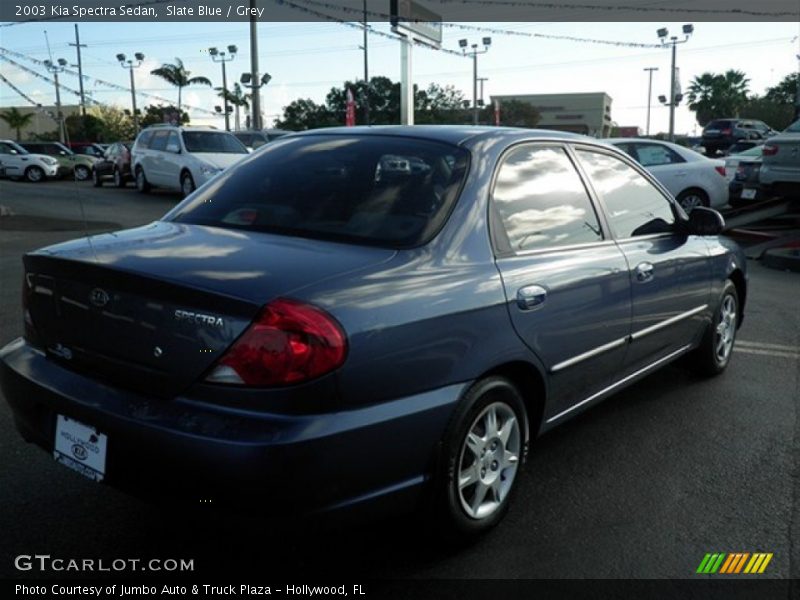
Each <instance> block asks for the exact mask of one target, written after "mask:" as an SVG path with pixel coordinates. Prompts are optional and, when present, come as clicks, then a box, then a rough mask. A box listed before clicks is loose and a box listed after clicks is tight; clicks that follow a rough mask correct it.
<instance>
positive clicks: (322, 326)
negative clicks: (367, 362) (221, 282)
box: [206, 298, 347, 386]
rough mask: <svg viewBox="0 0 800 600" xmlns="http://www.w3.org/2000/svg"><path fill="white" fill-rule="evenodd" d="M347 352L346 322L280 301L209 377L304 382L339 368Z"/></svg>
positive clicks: (263, 383)
mask: <svg viewBox="0 0 800 600" xmlns="http://www.w3.org/2000/svg"><path fill="white" fill-rule="evenodd" d="M346 354H347V338H346V336H345V334H344V331H342V328H341V326H340V325H339V324H338V323H337V322H336V321H335V320H334V319H333V317H331V316H330V315H329V314H328V313H326V312H325V311H323V310H321V309H319V308H316V307H315V306H311V305H309V304H305V303H303V302H298V301H296V300H288V299H284V298H281V299H278V300H275V301H273V302H270V303H269V304H267V305H266V306H265V307H264V309H263V310H262V311H261V314H259V316H258V318H256V320H255V321H254V322H253V323H252V324H251V325H250V327H248V328H247V330H246V331H245V332H244V333H243V334H242V336H241V337H240V338H239V339H238V340H237V341H236V342H235V343H234V344H233V346H231V348H230V349H229V350H228V352H227V353H226V354H225V355H224V356H223V357H222V358H221V359H220V360H219V362H218V363H217V365H216V366H215V367H214V369H213V370H212V371H211V373H210V374H209V376H208V377H207V378H206V381H209V382H213V383H231V384H238V385H247V386H281V385H291V384H296V383H302V382H304V381H308V380H310V379H315V378H317V377H319V376H321V375H324V374H325V373H330V372H331V371H333V370H334V369H336V368H338V367H340V366H341V365H342V363H343V362H344V359H345V356H346Z"/></svg>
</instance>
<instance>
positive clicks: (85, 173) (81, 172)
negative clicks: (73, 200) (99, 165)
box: [74, 165, 92, 181]
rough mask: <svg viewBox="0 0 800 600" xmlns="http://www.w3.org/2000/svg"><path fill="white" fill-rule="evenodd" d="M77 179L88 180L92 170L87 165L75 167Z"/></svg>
mask: <svg viewBox="0 0 800 600" xmlns="http://www.w3.org/2000/svg"><path fill="white" fill-rule="evenodd" d="M74 173H75V180H76V181H86V180H87V179H89V177H91V176H92V172H91V170H90V169H89V167H87V166H86V165H77V166H76V167H75V169H74Z"/></svg>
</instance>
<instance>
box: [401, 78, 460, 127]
mask: <svg viewBox="0 0 800 600" xmlns="http://www.w3.org/2000/svg"><path fill="white" fill-rule="evenodd" d="M417 102H418V105H417V109H416V115H415V117H414V119H415V121H416V122H418V123H432V124H439V125H441V124H445V123H447V124H461V123H467V122H469V119H470V114H471V113H470V111H468V110H467V109H466V108H465V107H466V106H467V99H466V97H465V96H464V92H462V91H461V90H458V89H456V88H455V86H452V85H446V86H441V85H439V84H438V83H432V84H430V85H429V86H428V88H427V89H426V90H425V91H423V92H420V93H419V94H418V98H417Z"/></svg>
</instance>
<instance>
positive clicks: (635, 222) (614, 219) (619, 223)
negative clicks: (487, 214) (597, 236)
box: [576, 147, 711, 372]
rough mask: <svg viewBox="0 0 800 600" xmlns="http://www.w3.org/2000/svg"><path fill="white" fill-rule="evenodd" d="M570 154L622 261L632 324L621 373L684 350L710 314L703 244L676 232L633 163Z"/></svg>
mask: <svg viewBox="0 0 800 600" xmlns="http://www.w3.org/2000/svg"><path fill="white" fill-rule="evenodd" d="M576 154H577V156H578V158H579V159H580V163H581V165H582V166H583V168H584V170H585V171H586V173H587V174H588V176H589V179H590V181H591V184H592V187H593V188H594V190H595V191H596V193H597V195H598V196H599V198H600V200H601V205H602V206H603V210H604V213H605V215H606V218H607V222H608V225H609V227H610V229H611V232H612V234H613V235H614V237H615V239H616V241H617V244H618V246H619V248H620V249H621V250H622V252H623V254H624V255H625V258H626V259H627V264H628V268H629V273H630V284H631V293H632V319H631V323H632V327H631V339H630V344H629V346H628V351H627V355H626V357H625V370H626V371H627V372H634V371H637V370H639V369H642V368H645V367H647V366H648V365H652V364H653V363H654V362H658V361H660V360H662V359H665V357H668V356H672V355H676V354H679V353H680V352H682V351H684V350H686V349H687V347H688V345H689V344H691V343H692V342H693V341H694V340H695V339H696V338H697V335H698V333H699V332H701V331H702V328H703V326H704V324H705V323H706V321H707V319H708V318H709V314H710V312H711V308H710V294H711V261H709V260H708V258H709V250H708V245H707V244H706V242H705V240H704V239H703V238H702V237H700V236H694V235H686V234H685V233H683V232H682V231H681V229H680V227H679V226H678V213H677V209H676V207H675V205H674V203H673V201H672V200H671V199H670V198H668V197H667V196H666V195H665V194H664V193H662V191H661V190H660V189H658V187H657V186H656V185H654V184H653V183H652V182H651V181H650V180H649V179H648V178H647V177H646V176H645V175H644V174H643V173H641V172H639V170H638V169H637V168H636V167H634V166H633V164H632V163H629V162H627V161H626V160H624V159H623V158H622V157H618V156H617V155H614V154H611V153H608V152H605V151H602V150H599V149H595V148H593V149H589V148H587V147H582V148H578V149H577V151H576Z"/></svg>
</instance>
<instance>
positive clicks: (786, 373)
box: [0, 180, 800, 579]
mask: <svg viewBox="0 0 800 600" xmlns="http://www.w3.org/2000/svg"><path fill="white" fill-rule="evenodd" d="M0 198H2V202H1V203H2V204H3V205H5V206H6V207H8V209H10V211H11V216H4V217H2V218H0V273H2V286H0V294H2V296H0V298H1V299H2V302H1V303H0V332H1V333H0V343H2V344H5V343H7V342H9V341H11V340H12V339H14V338H16V337H17V336H19V335H20V334H21V332H22V317H21V309H20V305H19V297H20V282H21V276H22V271H21V262H20V256H21V255H22V254H23V253H24V252H26V251H29V250H33V249H36V248H39V247H41V246H44V245H47V244H51V243H56V242H59V241H62V240H67V239H71V238H74V237H77V236H80V235H83V234H84V232H85V231H87V230H88V231H89V232H90V233H92V232H100V231H108V230H115V229H120V228H127V227H132V226H136V225H140V224H144V223H148V222H150V221H152V220H154V219H157V218H158V217H159V216H160V215H161V214H163V213H164V212H166V211H167V210H169V209H170V208H171V207H172V206H174V205H175V204H176V203H177V202H178V201H179V200H180V198H179V197H178V196H176V195H173V194H167V193H153V194H150V195H142V194H139V193H137V192H136V191H134V190H133V189H132V188H130V187H129V188H128V189H126V190H117V189H113V188H111V187H110V186H108V187H104V188H99V189H98V188H93V187H92V186H91V184H90V183H75V182H67V181H60V182H48V183H44V184H38V185H33V184H27V183H21V182H11V181H7V180H1V181H0ZM84 225H85V227H86V229H84ZM749 269H750V294H749V298H748V306H747V310H746V319H745V322H744V326H743V328H742V329H741V331H740V337H739V340H738V342H737V346H736V349H735V354H734V357H733V362H732V363H731V366H730V368H729V369H728V371H727V372H726V373H725V375H724V376H722V377H720V378H718V379H715V380H702V379H698V378H696V377H695V376H693V375H692V374H690V373H689V372H688V371H686V370H684V369H683V368H682V367H681V366H671V367H669V368H667V369H665V370H662V371H659V372H657V373H655V374H654V375H651V376H650V377H648V378H647V379H645V380H643V381H641V382H639V383H638V384H637V385H635V386H633V387H631V388H629V389H627V390H625V391H623V392H622V393H620V394H618V395H616V396H614V397H613V398H611V399H609V400H608V401H606V402H604V403H603V404H601V405H599V406H598V407H596V408H594V409H592V410H590V411H588V412H587V413H585V414H583V415H582V416H580V417H578V418H576V419H574V420H573V421H570V422H569V423H568V424H565V425H564V426H562V427H560V428H558V429H556V430H555V431H553V432H552V433H549V434H547V435H546V436H544V437H543V438H541V439H539V440H537V441H536V442H535V444H534V445H533V447H532V452H531V457H530V460H529V461H528V463H527V465H526V466H525V469H524V473H523V478H522V481H521V486H520V488H519V490H518V498H517V501H516V502H515V504H514V506H513V507H512V509H511V512H510V513H509V515H508V517H507V518H506V519H505V520H504V521H503V522H502V523H501V524H500V525H499V526H498V527H497V528H496V529H495V530H494V531H493V532H492V533H491V534H490V535H488V536H487V537H485V538H484V539H482V540H480V541H478V542H477V543H475V544H472V545H470V546H467V547H460V548H453V547H449V546H445V545H442V544H437V543H434V542H433V541H432V540H430V539H429V538H428V535H427V533H428V532H427V530H426V529H425V528H424V527H423V526H422V525H420V524H418V523H416V522H415V521H414V520H413V519H401V520H397V521H394V522H391V523H380V524H378V525H377V526H371V527H368V528H365V527H357V526H347V527H341V528H334V529H332V530H330V531H328V530H325V531H323V532H312V531H310V530H309V529H308V528H305V527H303V526H302V524H296V525H290V526H289V532H288V534H287V532H286V531H281V532H277V531H276V530H274V529H273V528H272V525H269V524H266V523H264V522H262V521H260V520H258V519H255V518H245V517H241V516H239V515H230V514H218V513H214V512H211V511H213V508H205V507H198V506H187V507H185V508H184V507H174V506H173V507H168V508H165V507H160V506H155V505H152V504H149V503H145V502H143V501H140V500H138V499H134V498H131V497H128V496H126V495H123V494H122V493H120V492H118V491H116V490H114V489H111V488H108V487H106V486H103V485H96V484H93V483H91V482H89V481H88V480H86V479H84V478H82V477H80V476H79V475H77V474H76V473H74V472H72V471H69V470H67V469H65V468H63V467H61V466H59V465H57V464H56V463H55V462H54V461H53V460H52V458H51V457H49V456H48V455H47V454H46V453H44V452H42V451H41V450H39V449H38V448H36V447H33V446H30V445H27V444H25V443H24V442H23V441H22V439H21V438H20V437H19V436H18V435H17V433H16V431H15V429H14V426H13V423H12V419H11V415H10V411H9V409H8V407H7V405H6V404H5V402H4V401H0V464H2V465H3V467H2V469H0V505H2V506H3V511H2V512H1V513H0V532H2V533H3V544H2V545H0V576H4V577H12V576H20V575H24V574H21V573H19V572H18V571H15V570H14V566H13V559H14V557H15V556H17V555H19V554H35V553H39V554H50V555H52V556H60V557H65V558H71V557H77V558H84V557H87V558H88V557H95V558H99V557H106V558H109V559H111V558H122V557H124V558H132V557H137V558H142V559H147V558H151V557H153V558H166V557H169V558H186V559H194V562H195V572H196V573H197V574H199V575H207V574H214V573H216V572H223V571H225V572H231V571H233V572H239V573H242V574H244V573H247V574H251V575H252V574H256V573H260V574H263V575H264V576H265V577H275V576H278V575H280V576H281V577H284V578H285V577H286V576H303V577H305V578H307V579H313V578H315V577H318V576H321V575H323V574H333V575H335V576H336V577H337V578H338V579H345V578H348V577H359V578H362V579H370V578H391V579H405V578H629V577H635V578H662V577H668V578H687V577H692V576H694V573H695V570H696V569H697V566H698V565H699V563H700V561H701V559H702V558H703V556H704V555H705V554H706V553H708V552H770V553H774V558H773V560H772V562H771V564H770V565H769V568H768V570H767V572H766V573H765V575H764V576H768V577H780V578H789V577H792V578H797V577H800V544H799V543H798V539H800V407H799V406H798V404H799V403H800V311H798V305H797V298H798V291H800V274H798V273H792V272H782V271H777V270H772V269H768V268H765V267H764V266H762V265H761V264H760V263H759V262H758V261H754V260H751V261H750V263H749ZM408 443H409V444H411V443H413V440H409V442H408ZM364 456H365V460H369V452H368V449H367V450H366V451H365V453H364ZM144 468H146V466H145V467H144ZM209 515H211V516H209ZM269 516H271V517H276V516H277V517H279V515H269ZM293 532H295V533H296V535H292V533H293ZM35 575H36V576H37V577H40V576H41V574H39V573H36V574H35Z"/></svg>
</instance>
